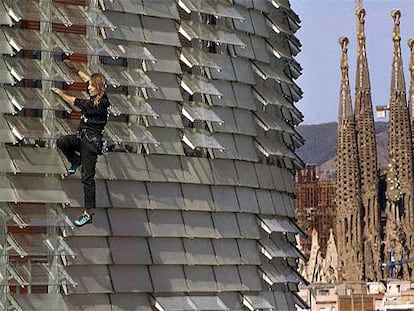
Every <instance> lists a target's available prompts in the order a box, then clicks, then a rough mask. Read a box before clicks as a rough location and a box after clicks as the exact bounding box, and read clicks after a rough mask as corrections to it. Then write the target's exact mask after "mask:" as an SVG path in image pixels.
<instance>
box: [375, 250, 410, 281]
mask: <svg viewBox="0 0 414 311" xmlns="http://www.w3.org/2000/svg"><path fill="white" fill-rule="evenodd" d="M413 261H414V258H403V259H400V260H395V257H394V248H393V247H391V249H390V262H389V263H382V264H381V267H383V268H385V267H388V271H389V276H390V277H391V278H395V267H396V266H401V265H403V264H406V263H410V262H413Z"/></svg>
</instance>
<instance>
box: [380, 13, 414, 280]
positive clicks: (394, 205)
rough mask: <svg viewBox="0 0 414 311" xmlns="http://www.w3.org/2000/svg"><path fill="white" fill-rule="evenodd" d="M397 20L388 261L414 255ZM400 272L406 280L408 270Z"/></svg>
mask: <svg viewBox="0 0 414 311" xmlns="http://www.w3.org/2000/svg"><path fill="white" fill-rule="evenodd" d="M392 17H393V19H394V30H393V42H394V55H393V62H392V74H391V96H390V115H389V124H388V152H389V156H390V162H389V170H388V174H387V190H386V197H387V207H386V213H387V224H386V228H385V252H386V259H387V260H389V259H390V258H389V257H390V252H391V251H392V250H393V251H394V256H395V259H396V260H399V259H404V258H409V257H412V256H413V249H412V245H413V232H414V225H413V224H414V223H413V205H412V199H413V163H412V161H413V153H412V141H411V126H410V117H409V110H408V107H407V99H406V88H405V80H404V73H403V62H402V57H401V36H400V17H401V13H400V11H398V10H394V11H393V12H392ZM399 269H402V270H401V271H397V273H398V274H399V275H400V276H402V277H403V278H405V279H407V278H408V277H410V276H409V271H408V269H405V270H403V269H404V268H403V267H399Z"/></svg>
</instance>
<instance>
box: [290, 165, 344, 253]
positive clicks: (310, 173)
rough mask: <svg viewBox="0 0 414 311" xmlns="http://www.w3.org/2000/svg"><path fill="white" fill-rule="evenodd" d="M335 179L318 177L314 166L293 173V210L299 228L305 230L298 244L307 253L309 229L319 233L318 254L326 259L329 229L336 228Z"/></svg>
mask: <svg viewBox="0 0 414 311" xmlns="http://www.w3.org/2000/svg"><path fill="white" fill-rule="evenodd" d="M335 189H336V187H335V180H320V179H319V177H318V176H317V167H316V166H315V165H311V164H310V165H309V164H308V165H306V167H305V168H304V169H303V170H301V171H299V172H297V173H296V177H295V194H296V196H295V211H296V215H297V219H298V225H299V227H300V228H301V229H302V230H303V231H304V232H305V233H306V237H304V238H301V239H300V241H301V246H302V249H303V252H304V254H305V255H306V256H309V254H310V251H311V245H312V231H313V230H314V229H316V231H317V232H318V236H319V238H318V240H319V245H320V251H321V255H322V256H323V257H324V258H325V256H326V248H327V244H328V240H329V235H330V231H331V230H333V229H334V228H335V212H336V208H335Z"/></svg>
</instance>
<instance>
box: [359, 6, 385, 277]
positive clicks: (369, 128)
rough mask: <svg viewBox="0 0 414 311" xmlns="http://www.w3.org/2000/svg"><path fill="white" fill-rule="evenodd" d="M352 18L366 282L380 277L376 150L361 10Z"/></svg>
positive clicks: (362, 12)
mask: <svg viewBox="0 0 414 311" xmlns="http://www.w3.org/2000/svg"><path fill="white" fill-rule="evenodd" d="M356 15H357V39H358V44H357V68H356V82H355V125H356V130H357V146H358V156H359V168H360V176H361V201H362V211H361V214H362V216H363V236H362V238H363V246H364V270H365V279H366V280H377V279H378V277H379V275H380V259H379V249H380V247H379V246H380V241H379V240H380V238H379V230H380V219H379V203H378V179H379V178H378V169H377V148H376V139H375V126H374V115H373V111H372V100H371V82H370V77H369V71H368V61H367V55H366V46H365V10H364V9H363V8H358V9H357V11H356Z"/></svg>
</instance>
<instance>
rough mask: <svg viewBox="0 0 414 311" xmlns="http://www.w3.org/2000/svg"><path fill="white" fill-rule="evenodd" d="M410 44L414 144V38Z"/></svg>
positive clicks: (413, 136) (412, 137) (410, 99)
mask: <svg viewBox="0 0 414 311" xmlns="http://www.w3.org/2000/svg"><path fill="white" fill-rule="evenodd" d="M408 46H409V48H410V51H411V56H410V76H411V83H410V97H409V103H408V105H409V110H410V120H411V141H412V143H413V145H414V130H413V129H414V39H409V40H408Z"/></svg>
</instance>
